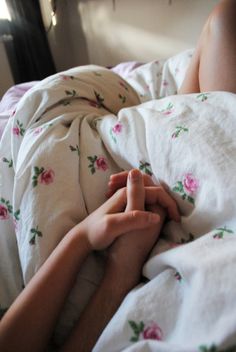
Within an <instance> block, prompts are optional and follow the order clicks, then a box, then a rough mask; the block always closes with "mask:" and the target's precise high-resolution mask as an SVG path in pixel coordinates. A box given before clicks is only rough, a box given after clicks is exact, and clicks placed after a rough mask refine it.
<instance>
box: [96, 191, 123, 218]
mask: <svg viewBox="0 0 236 352" xmlns="http://www.w3.org/2000/svg"><path fill="white" fill-rule="evenodd" d="M126 205H127V191H126V187H123V188H121V189H119V190H118V191H117V192H115V193H114V194H113V195H112V196H111V197H110V198H109V199H108V200H107V201H106V202H105V203H104V204H102V205H101V206H100V207H99V208H98V209H97V210H96V211H97V212H98V213H100V214H102V215H103V214H106V213H119V212H121V211H124V210H125V207H126Z"/></svg>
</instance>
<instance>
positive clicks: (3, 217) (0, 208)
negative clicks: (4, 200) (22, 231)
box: [0, 204, 9, 220]
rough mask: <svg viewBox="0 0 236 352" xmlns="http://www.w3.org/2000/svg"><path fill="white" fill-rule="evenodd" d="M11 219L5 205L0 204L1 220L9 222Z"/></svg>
mask: <svg viewBox="0 0 236 352" xmlns="http://www.w3.org/2000/svg"><path fill="white" fill-rule="evenodd" d="M7 219H9V214H8V210H7V208H6V207H5V206H4V205H1V204H0V220H7Z"/></svg>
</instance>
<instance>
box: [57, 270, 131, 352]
mask: <svg viewBox="0 0 236 352" xmlns="http://www.w3.org/2000/svg"><path fill="white" fill-rule="evenodd" d="M124 277H125V274H124V275H122V276H120V275H115V276H114V275H112V276H111V275H105V277H104V279H103V281H102V283H101V284H100V286H99V288H98V290H97V291H96V292H95V294H94V296H93V297H92V299H91V301H90V302H89V304H88V306H87V307H86V309H85V311H84V313H83V314H82V316H81V317H80V320H79V321H78V323H77V325H76V326H75V328H74V330H73V332H72V333H71V335H70V337H69V339H68V341H67V342H66V344H65V345H64V347H63V348H62V351H61V352H77V351H80V352H90V351H92V349H93V347H94V345H95V344H96V342H97V340H98V338H99V336H100V335H101V333H102V332H103V330H104V329H105V327H106V325H107V324H108V322H109V321H110V320H111V318H112V317H113V315H114V314H115V312H116V311H117V309H118V308H119V306H120V304H121V303H122V301H123V299H124V297H125V296H126V294H127V293H128V292H129V291H130V290H131V289H132V288H133V282H131V281H129V280H126V279H125V280H124Z"/></svg>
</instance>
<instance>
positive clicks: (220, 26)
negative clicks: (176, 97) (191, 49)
mask: <svg viewBox="0 0 236 352" xmlns="http://www.w3.org/2000/svg"><path fill="white" fill-rule="evenodd" d="M216 90H222V91H229V92H233V93H236V0H222V1H221V2H220V3H219V5H217V6H216V7H215V8H214V10H213V11H212V13H211V14H210V16H209V18H208V20H207V22H206V24H205V26H204V28H203V31H202V33H201V36H200V38H199V42H198V44H197V47H196V50H195V53H194V56H193V58H192V61H191V63H190V66H189V68H188V70H187V73H186V77H185V79H184V82H183V84H182V86H181V88H180V90H179V93H180V94H187V93H197V92H204V91H216Z"/></svg>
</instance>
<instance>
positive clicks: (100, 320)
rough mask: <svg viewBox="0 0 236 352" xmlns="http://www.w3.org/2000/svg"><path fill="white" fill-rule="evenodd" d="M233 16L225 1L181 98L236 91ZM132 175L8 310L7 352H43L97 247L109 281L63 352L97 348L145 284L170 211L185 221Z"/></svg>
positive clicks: (161, 194)
mask: <svg viewBox="0 0 236 352" xmlns="http://www.w3.org/2000/svg"><path fill="white" fill-rule="evenodd" d="M235 18H236V0H223V1H220V3H219V4H218V5H217V6H216V7H215V9H214V10H213V11H212V13H211V14H210V16H209V18H208V20H207V22H206V24H205V26H204V28H203V31H202V33H201V36H200V39H199V42H198V45H197V47H196V50H195V53H194V56H193V58H192V61H191V64H190V66H189V69H188V71H187V74H186V77H185V79H184V82H183V84H182V87H181V88H180V91H179V94H188V93H198V92H204V91H216V90H222V91H228V92H232V93H236V79H235V76H236V41H235V38H236V21H235ZM132 173H134V175H135V174H136V176H137V175H139V176H138V177H136V179H135V177H134V179H132V178H131V177H127V176H128V173H127V172H124V173H121V174H118V175H113V176H112V177H111V180H110V183H109V191H108V195H109V196H110V198H109V200H108V201H107V202H106V203H105V204H104V205H102V206H101V207H100V208H99V209H97V210H96V211H95V212H94V213H92V214H91V215H90V216H88V218H86V219H85V220H84V221H83V222H81V223H80V224H78V225H77V226H75V227H74V228H73V229H72V230H71V231H70V232H69V233H68V234H66V235H65V237H64V239H63V240H62V241H61V242H60V244H59V245H58V247H57V248H56V249H55V250H54V252H53V253H52V255H51V256H50V257H49V258H48V260H47V261H46V262H45V264H44V265H43V266H42V267H41V269H40V270H39V271H38V273H37V274H36V275H35V277H34V278H33V279H32V280H31V281H30V283H29V284H28V285H27V287H26V288H25V289H24V291H23V292H22V294H21V295H20V296H19V297H18V298H17V299H16V301H15V302H14V303H13V305H12V306H11V307H10V309H9V310H8V312H7V313H6V314H5V316H4V317H3V319H2V320H1V322H0V350H1V351H2V352H12V351H16V350H17V351H18V352H21V351H22V352H27V351H29V352H32V350H33V351H35V352H38V351H45V349H46V346H47V344H48V341H49V339H50V337H51V335H52V332H53V329H54V326H55V324H56V321H57V319H58V315H59V313H60V311H61V309H62V307H63V305H64V303H65V300H66V297H67V296H68V294H69V292H70V290H71V288H72V287H73V284H74V281H75V278H76V275H77V273H78V271H79V269H80V267H81V265H82V263H83V262H84V260H85V258H86V257H87V255H88V254H89V253H90V252H91V251H92V250H94V249H96V250H99V249H103V248H107V247H109V251H108V262H107V266H106V271H105V275H104V278H103V281H102V283H101V285H100V287H99V288H98V290H97V291H96V292H95V294H94V296H93V297H92V300H91V302H90V303H89V305H88V306H87V307H86V309H85V311H84V313H83V314H82V316H81V318H80V320H79V321H78V324H77V326H76V327H75V329H74V331H73V332H72V334H71V336H70V337H69V339H68V341H66V343H65V345H64V346H63V347H62V351H63V352H69V351H70V352H71V351H87V352H88V351H91V350H92V347H93V346H94V344H95V343H96V341H97V339H98V337H99V336H100V334H101V332H102V331H103V329H104V327H105V326H106V325H107V323H108V322H109V320H110V318H111V317H112V316H113V314H114V313H115V312H116V310H117V308H118V307H119V305H120V303H121V302H122V300H123V298H124V297H125V295H126V294H127V293H128V292H129V290H130V289H132V288H133V287H134V286H135V285H136V284H137V283H138V282H139V279H140V275H141V270H142V266H143V263H144V262H145V260H146V258H147V256H148V253H149V252H150V250H151V249H152V246H153V244H154V243H155V241H156V240H157V239H158V236H159V233H160V229H161V226H162V224H163V222H164V219H165V216H166V212H167V214H168V216H169V217H170V218H171V219H173V220H175V221H179V214H178V210H177V207H176V204H175V202H174V201H173V200H172V199H171V198H170V196H169V195H168V193H167V192H166V191H165V190H164V189H163V187H160V186H155V185H154V184H153V183H152V181H151V179H150V178H148V177H147V176H142V175H140V173H139V171H137V170H132V172H131V174H132ZM127 179H128V181H127ZM120 188H121V190H119V189H120ZM117 190H118V191H117ZM156 213H158V214H156ZM127 268H128V269H129V270H127ZM114 277H116V280H114V279H113V278H114ZM111 297H112V299H111ZM107 302H109V304H108V303H107ZM42 306H43V307H44V309H43V310H42V309H41V307H42ZM88 331H89V338H88Z"/></svg>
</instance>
